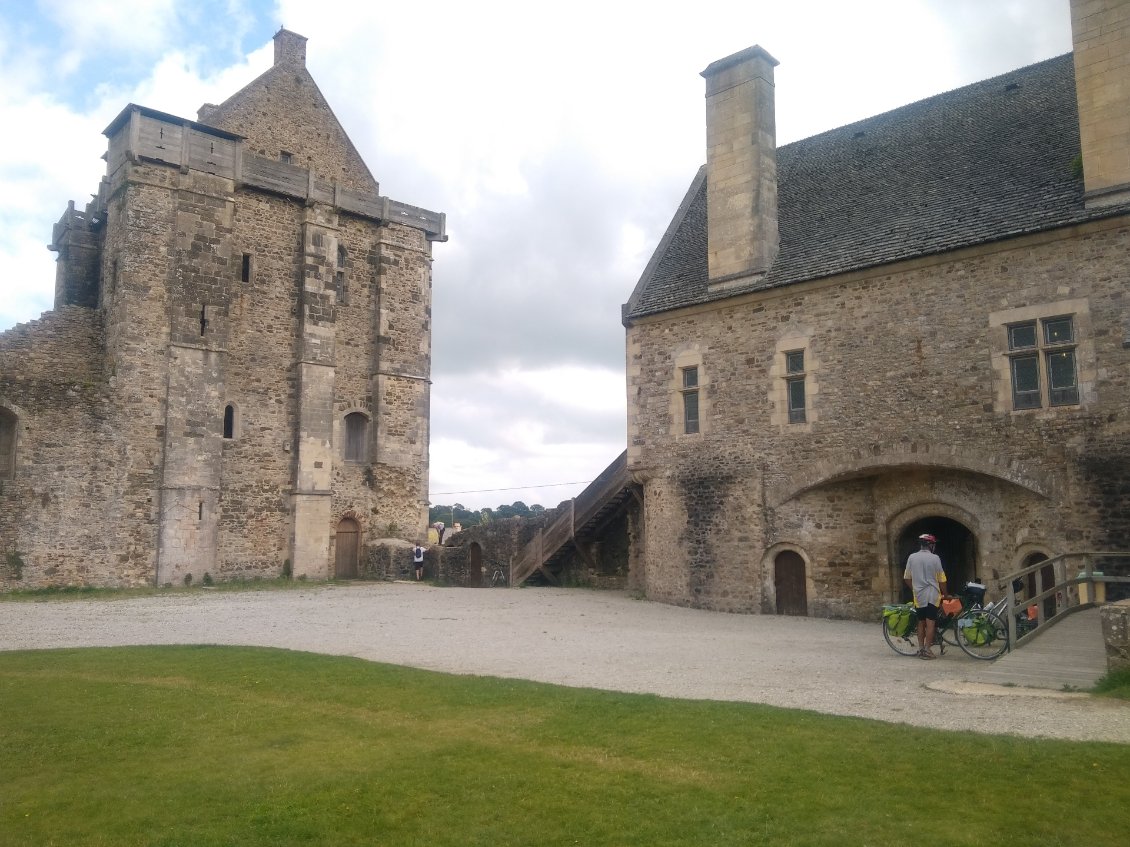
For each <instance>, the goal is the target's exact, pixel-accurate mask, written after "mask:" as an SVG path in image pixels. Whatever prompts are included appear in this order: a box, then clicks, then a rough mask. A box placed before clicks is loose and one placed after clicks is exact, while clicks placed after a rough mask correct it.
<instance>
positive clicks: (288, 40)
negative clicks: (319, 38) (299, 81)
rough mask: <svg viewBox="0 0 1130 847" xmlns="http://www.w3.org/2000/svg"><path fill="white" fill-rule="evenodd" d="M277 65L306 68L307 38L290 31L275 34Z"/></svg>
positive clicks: (280, 31)
mask: <svg viewBox="0 0 1130 847" xmlns="http://www.w3.org/2000/svg"><path fill="white" fill-rule="evenodd" d="M275 64H276V65H288V66H290V67H292V68H304V67H306V37H305V36H303V35H299V34H298V33H297V32H291V31H290V30H289V29H280V30H279V31H278V32H276V33H275Z"/></svg>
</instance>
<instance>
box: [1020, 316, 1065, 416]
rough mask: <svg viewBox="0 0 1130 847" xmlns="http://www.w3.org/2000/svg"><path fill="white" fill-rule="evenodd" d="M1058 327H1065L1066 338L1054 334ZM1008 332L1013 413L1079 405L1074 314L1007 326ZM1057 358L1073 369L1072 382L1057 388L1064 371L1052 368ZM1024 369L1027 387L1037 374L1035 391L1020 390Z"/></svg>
mask: <svg viewBox="0 0 1130 847" xmlns="http://www.w3.org/2000/svg"><path fill="white" fill-rule="evenodd" d="M1057 325H1065V326H1066V328H1067V337H1066V338H1060V337H1058V336H1057V335H1056V334H1055V332H1054V328H1055V327H1056V326H1057ZM1005 332H1006V339H1007V351H1006V356H1007V358H1008V375H1009V389H1010V396H1011V399H1012V410H1013V411H1016V412H1025V411H1030V410H1032V409H1044V408H1048V409H1054V408H1057V407H1063V406H1078V405H1080V402H1081V396H1080V390H1079V354H1078V346H1079V341H1078V337H1079V334H1078V332H1077V330H1076V316H1075V315H1074V314H1053V315H1048V316H1046V317H1045V316H1040V317H1035V318H1030V319H1027V320H1022V321H1013V322H1011V323H1007V324H1005ZM1057 359H1061V360H1062V361H1065V362H1067V363H1068V367H1069V368H1070V381H1069V383H1065V384H1063V385H1058V386H1057V385H1053V379H1056V378H1057V377H1062V376H1063V375H1064V373H1063V371H1064V369H1063V368H1062V367H1056V366H1054V365H1053V362H1054V361H1056V360H1057ZM1022 366H1023V367H1024V368H1025V369H1026V373H1025V374H1024V376H1025V377H1027V379H1026V380H1024V382H1025V384H1027V383H1030V382H1031V381H1032V377H1033V375H1034V381H1035V387H1034V388H1030V387H1025V388H1023V390H1021V389H1019V388H1018V384H1019V383H1020V380H1018V375H1020V373H1021V372H1020V370H1019V368H1020V367H1022Z"/></svg>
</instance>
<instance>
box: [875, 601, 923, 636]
mask: <svg viewBox="0 0 1130 847" xmlns="http://www.w3.org/2000/svg"><path fill="white" fill-rule="evenodd" d="M883 620H884V621H886V624H887V632H889V633H890V634H891V635H893V636H895V637H896V638H902V637H903V636H905V635H908V634H909V633H910V632H911V631H912V630H913V629H914V627H915V626H916V625H917V623H918V616H917V615H916V614H914V606H913V605H912V604H910V603H899V604H897V605H889V606H884V607H883Z"/></svg>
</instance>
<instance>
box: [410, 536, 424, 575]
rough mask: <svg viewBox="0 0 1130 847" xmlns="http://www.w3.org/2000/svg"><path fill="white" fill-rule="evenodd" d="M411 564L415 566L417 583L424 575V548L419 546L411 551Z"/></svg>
mask: <svg viewBox="0 0 1130 847" xmlns="http://www.w3.org/2000/svg"><path fill="white" fill-rule="evenodd" d="M412 562H413V563H414V564H415V565H416V581H417V582H419V581H420V578H421V577H423V575H424V548H423V547H421V546H420V545H419V544H417V545H416V549H415V550H413V551H412Z"/></svg>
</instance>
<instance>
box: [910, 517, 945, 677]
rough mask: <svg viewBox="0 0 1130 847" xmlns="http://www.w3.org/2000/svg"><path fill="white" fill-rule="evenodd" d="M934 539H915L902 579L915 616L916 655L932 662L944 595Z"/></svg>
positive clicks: (934, 657)
mask: <svg viewBox="0 0 1130 847" xmlns="http://www.w3.org/2000/svg"><path fill="white" fill-rule="evenodd" d="M937 543H938V539H936V538H935V537H934V536H932V535H930V534H928V533H926V534H923V535H920V536H918V544H919V549H918V552H917V553H911V554H910V557H909V558H908V559H907V560H906V570H905V571H903V574H902V579H903V582H905V583H906V584H907V585H908V586H910V590H911V592H912V593H913V595H914V611H915V613H916V614H917V616H918V655H919V656H921V657H922V658H923V659H936V658H938V657H937V655H936V654H935V653H934V651H933V650H931V649H930V647H931V645H933V643H934V630H935V628H936V627H937V622H938V607H939V606H940V605H941V604H942V598H943V597H944V596H945V595H946V591H945V587H946V572H945V571H944V570H942V560H941V559H939V558H938V556H937V554H936V553H935V552H934V546H935V545H936V544H937Z"/></svg>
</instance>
